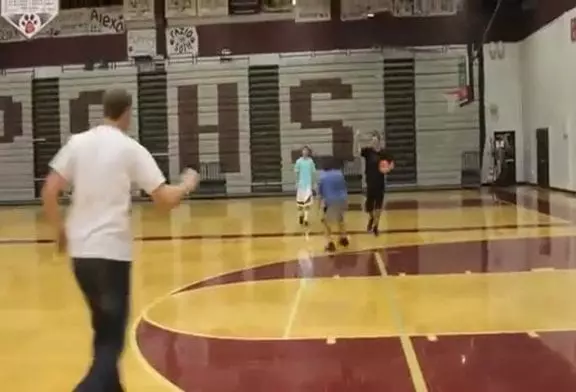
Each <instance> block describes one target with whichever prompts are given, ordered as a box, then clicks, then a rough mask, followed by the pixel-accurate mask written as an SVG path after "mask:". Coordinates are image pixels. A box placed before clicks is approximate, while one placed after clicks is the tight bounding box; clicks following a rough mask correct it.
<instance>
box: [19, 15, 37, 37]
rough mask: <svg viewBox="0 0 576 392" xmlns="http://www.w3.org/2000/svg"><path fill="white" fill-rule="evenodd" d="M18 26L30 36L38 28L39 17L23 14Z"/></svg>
mask: <svg viewBox="0 0 576 392" xmlns="http://www.w3.org/2000/svg"><path fill="white" fill-rule="evenodd" d="M18 24H19V25H20V28H21V29H22V30H23V31H24V32H25V33H26V34H32V33H34V32H35V31H36V30H37V29H38V27H39V26H40V17H39V16H38V15H36V14H24V15H22V16H21V17H20V21H19V22H18Z"/></svg>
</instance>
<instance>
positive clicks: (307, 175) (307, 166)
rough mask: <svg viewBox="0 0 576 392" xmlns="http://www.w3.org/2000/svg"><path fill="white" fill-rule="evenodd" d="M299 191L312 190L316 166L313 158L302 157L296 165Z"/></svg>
mask: <svg viewBox="0 0 576 392" xmlns="http://www.w3.org/2000/svg"><path fill="white" fill-rule="evenodd" d="M294 171H295V172H296V181H297V186H298V189H312V182H313V181H314V173H315V172H316V165H315V164H314V160H313V159H312V158H304V157H300V158H298V160H297V161H296V164H295V165H294Z"/></svg>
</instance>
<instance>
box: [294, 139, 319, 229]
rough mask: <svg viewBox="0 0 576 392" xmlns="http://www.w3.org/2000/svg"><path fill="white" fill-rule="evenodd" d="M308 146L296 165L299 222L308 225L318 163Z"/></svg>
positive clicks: (303, 150)
mask: <svg viewBox="0 0 576 392" xmlns="http://www.w3.org/2000/svg"><path fill="white" fill-rule="evenodd" d="M311 155H312V151H311V150H310V148H309V147H308V146H304V148H303V149H302V156H301V157H300V158H298V160H297V161H296V164H295V165H294V172H295V174H296V204H297V205H298V215H299V218H298V219H299V222H300V224H301V225H305V226H308V214H309V212H310V206H311V205H312V203H313V201H314V200H313V189H314V183H315V181H316V164H315V163H314V160H313V159H312V156H311Z"/></svg>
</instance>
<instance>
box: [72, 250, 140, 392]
mask: <svg viewBox="0 0 576 392" xmlns="http://www.w3.org/2000/svg"><path fill="white" fill-rule="evenodd" d="M131 265H132V263H129V262H125V261H115V260H105V259H89V258H85V259H84V258H76V259H73V266H74V274H75V275H76V281H77V282H78V286H80V289H81V290H82V293H83V294H84V299H85V300H86V303H87V304H88V307H89V308H90V315H91V319H92V330H93V332H94V337H93V353H92V364H91V366H90V369H89V370H88V373H87V374H86V376H84V378H83V379H82V381H81V382H80V384H78V386H77V387H76V389H75V390H74V391H75V392H122V391H124V388H123V387H122V384H121V382H120V374H119V370H118V362H119V361H120V356H121V355H122V351H123V349H124V337H125V333H126V323H127V321H128V313H129V309H130V269H131Z"/></svg>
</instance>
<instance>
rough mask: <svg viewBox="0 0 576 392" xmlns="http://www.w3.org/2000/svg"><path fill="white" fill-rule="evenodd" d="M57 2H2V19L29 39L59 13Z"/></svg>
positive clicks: (44, 0)
mask: <svg viewBox="0 0 576 392" xmlns="http://www.w3.org/2000/svg"><path fill="white" fill-rule="evenodd" d="M59 8H60V7H59V3H58V0H42V1H15V0H2V1H1V3H0V10H1V11H2V18H3V19H4V20H5V21H6V22H8V24H10V25H12V26H13V27H14V28H15V29H16V30H18V31H19V32H20V33H21V34H22V35H23V36H24V37H26V38H28V39H30V38H32V37H34V36H35V35H37V34H38V33H39V32H40V31H41V30H42V29H43V28H44V27H45V26H46V25H47V24H48V23H50V22H51V21H52V20H53V19H54V18H55V17H56V15H58V11H59Z"/></svg>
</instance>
